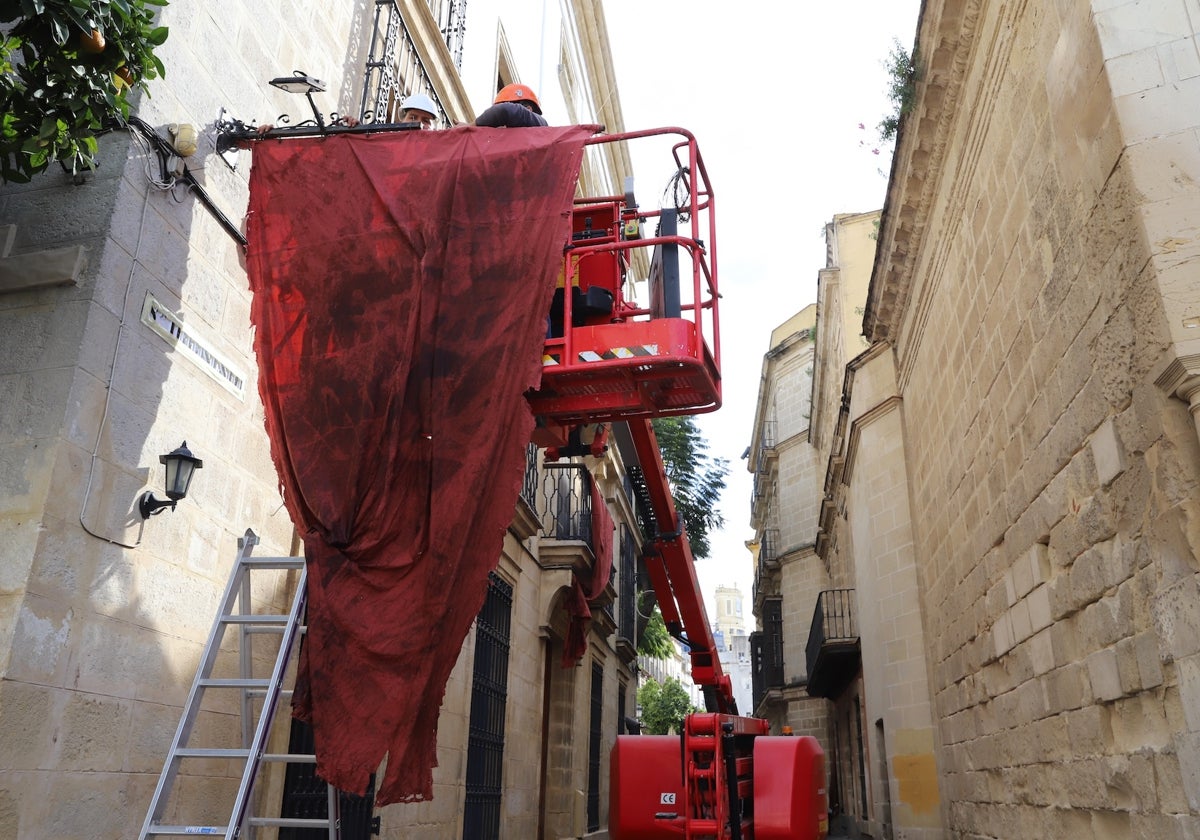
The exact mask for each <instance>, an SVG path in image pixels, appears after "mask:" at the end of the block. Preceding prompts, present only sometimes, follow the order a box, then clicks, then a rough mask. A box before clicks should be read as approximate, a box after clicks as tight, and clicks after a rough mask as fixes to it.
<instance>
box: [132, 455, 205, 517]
mask: <svg viewBox="0 0 1200 840" xmlns="http://www.w3.org/2000/svg"><path fill="white" fill-rule="evenodd" d="M158 462H159V463H160V464H163V465H164V466H165V467H166V473H167V477H166V482H165V485H164V486H165V487H166V491H167V498H166V499H156V498H154V493H152V492H151V491H149V490H147V491H146V492H145V493H143V494H142V498H141V499H139V500H138V511H139V512H140V513H141V514H142V519H149V518H150V517H151V516H153V515H154V514H156V513H162V510H163V508H167V507H169V508H170V509H171V510H175V503H176V502H178V501H179V500H180V499H182V498H184V497H185V496H187V493H188V485H190V484H191V483H192V475H193V474H194V473H195V472H196V470H198V469H200V468H201V467H203V466H204V462H203V461H201V460H200V459H199V458H197V457H196V456H194V455H192V451H191V450H190V449H188V448H187V441H186V440H185V441H184V442H183V445H182V446H180V447H179V448H178V449H176V450H175V451H174V452H170V453H168V454H166V455H159V456H158Z"/></svg>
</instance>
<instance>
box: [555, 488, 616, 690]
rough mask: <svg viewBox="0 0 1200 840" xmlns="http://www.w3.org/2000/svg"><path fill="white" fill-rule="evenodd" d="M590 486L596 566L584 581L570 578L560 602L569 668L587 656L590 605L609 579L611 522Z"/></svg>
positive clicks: (597, 491) (598, 494)
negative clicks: (566, 618)
mask: <svg viewBox="0 0 1200 840" xmlns="http://www.w3.org/2000/svg"><path fill="white" fill-rule="evenodd" d="M589 483H590V484H591V485H592V556H593V557H595V559H596V562H595V565H593V566H592V571H591V574H590V575H588V576H586V577H585V579H584V580H580V578H579V575H573V576H572V578H571V591H570V592H568V593H567V596H566V598H565V599H564V601H563V608H564V609H565V610H566V611H567V615H569V616H570V617H571V623H570V624H569V625H568V626H567V638H566V640H565V641H564V642H563V656H562V666H563V667H564V668H571V667H574V666H575V665H578V664H579V660H580V659H582V658H583V655H584V654H585V653H587V637H588V631H589V630H590V629H591V625H592V608H591V606H590V602H591V601H594V600H596V599H597V598H599V597H600V593H602V592H603V591H604V587H606V586H608V579H609V578H610V577H612V564H613V553H612V547H613V519H612V514H611V513H609V512H608V505H606V504H605V503H604V494H603V493H601V492H600V488H599V487H597V486H596V482H595V481H594V480H592V481H590V482H589Z"/></svg>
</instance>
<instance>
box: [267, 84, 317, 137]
mask: <svg viewBox="0 0 1200 840" xmlns="http://www.w3.org/2000/svg"><path fill="white" fill-rule="evenodd" d="M270 84H271V87H277V88H279V89H280V90H286V91H287V92H288V93H303V94H304V95H305V96H307V97H308V104H309V105H311V106H312V112H313V117H314V118H315V119H316V121H317V127H318V128H324V127H325V121H324V120H323V119H321V112H320V111H318V110H317V103H316V102H314V101H313V98H312V95H313V94H314V93H320V92H321V91H323V90H325V83H324V82H322V81H321V80H320V79H314V78H313V77H312V76H309V75H308V74H307V73H304V72H303V71H301V70H295V71H293V72H292V75H290V76H279V77H278V78H275V79H272V80H271V82H270Z"/></svg>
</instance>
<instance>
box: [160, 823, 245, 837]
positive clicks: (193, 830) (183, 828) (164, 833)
mask: <svg viewBox="0 0 1200 840" xmlns="http://www.w3.org/2000/svg"><path fill="white" fill-rule="evenodd" d="M228 832H229V827H228V826H221V825H157V824H155V825H152V826H150V831H149V833H148V834H147V835H146V836H147V837H168V836H177V837H195V836H196V835H199V834H217V835H223V834H226V833H228Z"/></svg>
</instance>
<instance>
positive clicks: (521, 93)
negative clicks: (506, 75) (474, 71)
mask: <svg viewBox="0 0 1200 840" xmlns="http://www.w3.org/2000/svg"><path fill="white" fill-rule="evenodd" d="M501 102H528V103H529V104H530V105H532V106H533V112H534V113H535V114H540V113H542V106H541V103H539V102H538V98H537V94H536V93H534V92H533V89H532V88H531V87H529V85H522V84H518V83H515V82H514V83H513V84H511V85H505V86H504V87H502V88H500V92H499V93H497V94H496V98H495V99H494V100H492V104H493V105H499V104H500V103H501Z"/></svg>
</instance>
